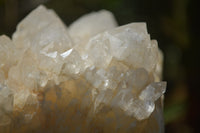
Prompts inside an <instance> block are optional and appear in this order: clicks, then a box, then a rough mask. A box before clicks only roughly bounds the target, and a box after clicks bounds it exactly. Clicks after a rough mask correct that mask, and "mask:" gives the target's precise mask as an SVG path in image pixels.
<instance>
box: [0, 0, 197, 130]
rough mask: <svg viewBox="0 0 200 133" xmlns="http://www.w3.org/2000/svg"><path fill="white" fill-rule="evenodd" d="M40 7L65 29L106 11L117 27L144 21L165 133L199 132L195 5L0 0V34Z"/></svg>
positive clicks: (186, 1) (190, 1) (171, 0)
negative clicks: (159, 82)
mask: <svg viewBox="0 0 200 133" xmlns="http://www.w3.org/2000/svg"><path fill="white" fill-rule="evenodd" d="M39 4H44V5H46V6H47V7H48V8H52V9H54V10H55V11H56V13H57V14H58V15H59V16H60V17H61V19H62V20H63V21H64V22H65V23H66V24H67V25H69V24H70V23H71V22H73V21H74V20H76V19H77V18H79V17H80V16H81V15H83V14H86V13H89V12H91V11H98V10H100V9H107V10H110V11H111V12H113V14H114V15H115V17H116V19H117V21H118V24H119V25H123V24H127V23H131V22H147V26H148V31H149V33H150V34H151V37H152V39H157V40H158V43H159V47H160V48H161V49H162V51H163V52H164V72H163V80H165V81H167V82H168V87H167V92H166V95H165V108H164V117H165V129H166V133H198V131H199V127H198V120H199V116H200V115H199V113H200V108H199V106H200V105H199V101H198V99H199V98H198V95H199V94H200V93H199V92H200V91H199V89H200V88H199V84H200V82H198V81H200V80H199V79H200V78H199V74H200V73H199V72H200V69H199V67H200V65H199V62H200V60H199V57H200V51H199V48H200V45H199V42H200V32H199V31H200V28H199V24H200V21H199V20H198V17H199V13H200V10H199V5H198V1H197V0H196V1H195V0H165V1H164V0H85V1H83V0H0V35H1V34H6V35H9V36H11V35H12V33H13V32H14V31H15V27H16V25H17V23H18V22H19V21H20V20H21V19H23V18H24V17H25V16H26V15H27V14H28V13H29V12H30V11H31V10H32V9H34V8H36V7H37V6H38V5H39Z"/></svg>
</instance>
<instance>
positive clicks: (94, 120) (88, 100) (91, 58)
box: [0, 6, 166, 133]
mask: <svg viewBox="0 0 200 133" xmlns="http://www.w3.org/2000/svg"><path fill="white" fill-rule="evenodd" d="M162 56H163V55H162V52H161V51H160V50H159V48H158V45H157V42H156V41H155V40H151V39H150V35H149V34H148V33H147V28H146V24H145V23H130V24H127V25H124V26H119V27H118V26H117V22H116V20H115V19H114V16H113V15H112V13H110V12H109V11H106V10H101V11H99V12H93V13H90V14H87V15H84V16H83V17H81V18H80V19H78V20H77V21H75V22H74V23H73V24H71V25H70V26H69V27H68V28H67V27H66V26H65V25H64V24H63V22H62V21H61V20H60V19H59V17H58V16H57V15H56V13H55V12H54V11H52V10H49V9H46V8H45V7H44V6H39V7H38V8H36V9H35V10H33V11H32V12H31V13H30V14H29V15H28V16H27V17H26V18H25V19H23V20H22V21H21V22H20V23H19V24H18V26H17V30H16V32H15V33H14V34H13V36H12V39H10V38H9V37H7V36H5V35H2V36H0V132H4V133H6V132H13V133H15V132H16V133H22V132H36V133H40V132H91V133H93V132H105V133H107V132H119V133H124V132H137V133H140V132H141V133H144V132H146V133H155V132H158V133H159V132H163V131H164V127H163V116H162V96H163V94H164V93H165V89H166V82H164V81H161V76H162V60H163V57H162Z"/></svg>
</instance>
